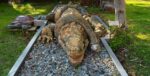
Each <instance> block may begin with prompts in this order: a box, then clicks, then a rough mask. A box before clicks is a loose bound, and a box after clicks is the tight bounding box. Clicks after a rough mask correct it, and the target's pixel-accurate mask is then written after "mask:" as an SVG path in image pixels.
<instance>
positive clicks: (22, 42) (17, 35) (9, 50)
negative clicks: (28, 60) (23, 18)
mask: <svg viewBox="0 0 150 76" xmlns="http://www.w3.org/2000/svg"><path fill="white" fill-rule="evenodd" d="M52 6H53V5H52V4H50V3H40V4H36V3H34V4H29V3H25V4H21V5H15V4H14V5H13V6H10V5H8V4H5V3H0V76H6V75H7V73H8V71H9V70H10V69H11V67H12V66H13V64H14V63H15V61H16V60H17V58H18V56H19V55H20V53H21V52H22V50H23V49H24V48H25V46H26V45H27V43H28V40H26V39H25V37H24V36H23V35H22V32H10V31H9V30H8V29H7V25H8V24H9V23H10V22H11V21H12V20H14V19H15V17H16V16H18V15H22V14H23V15H32V16H36V15H38V14H47V13H48V12H49V11H51V9H52V8H53V7H52Z"/></svg>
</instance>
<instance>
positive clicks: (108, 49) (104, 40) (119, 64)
mask: <svg viewBox="0 0 150 76" xmlns="http://www.w3.org/2000/svg"><path fill="white" fill-rule="evenodd" d="M101 41H102V43H103V45H104V47H105V48H106V50H107V52H108V53H109V55H110V57H111V59H112V61H113V62H114V64H115V66H116V68H117V69H118V71H119V73H120V74H121V76H128V74H127V72H126V71H125V69H124V68H123V66H122V65H121V63H120V62H119V60H118V58H117V57H116V55H115V54H114V52H113V51H112V49H111V47H110V46H109V44H108V43H107V41H106V39H105V38H101Z"/></svg>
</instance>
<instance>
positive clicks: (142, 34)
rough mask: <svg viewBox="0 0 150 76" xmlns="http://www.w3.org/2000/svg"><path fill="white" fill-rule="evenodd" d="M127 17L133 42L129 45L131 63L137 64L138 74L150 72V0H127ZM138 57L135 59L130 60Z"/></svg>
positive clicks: (146, 75) (144, 75)
mask: <svg viewBox="0 0 150 76" xmlns="http://www.w3.org/2000/svg"><path fill="white" fill-rule="evenodd" d="M127 19H128V25H129V29H130V31H131V32H130V33H129V34H130V37H131V38H132V40H133V43H132V44H131V45H130V46H128V47H129V50H130V52H129V55H130V56H129V62H128V63H130V65H135V67H136V71H137V75H139V76H142V75H143V76H148V75H149V74H150V66H149V64H150V60H149V59H150V54H149V53H150V1H146V0H145V1H142V0H141V1H135V0H133V1H127ZM133 59H137V60H135V61H132V62H131V61H130V60H133Z"/></svg>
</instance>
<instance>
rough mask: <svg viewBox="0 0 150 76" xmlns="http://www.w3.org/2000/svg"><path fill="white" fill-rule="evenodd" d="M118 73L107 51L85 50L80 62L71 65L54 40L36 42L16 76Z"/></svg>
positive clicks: (111, 74) (86, 75)
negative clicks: (79, 63)
mask: <svg viewBox="0 0 150 76" xmlns="http://www.w3.org/2000/svg"><path fill="white" fill-rule="evenodd" d="M116 75H119V73H118V71H117V69H116V67H115V66H114V64H113V62H112V60H111V58H110V56H109V55H108V53H107V51H106V50H105V49H103V50H102V51H101V52H100V53H95V52H93V51H90V50H88V51H86V54H85V58H84V60H83V62H82V64H81V65H80V66H78V67H73V66H72V65H71V64H70V62H69V60H68V57H67V54H66V52H65V51H64V50H63V49H62V48H61V46H60V45H59V44H58V43H57V42H56V41H55V42H51V43H49V44H42V43H40V42H36V43H35V44H34V45H33V47H32V49H31V52H30V53H29V54H28V56H27V58H26V59H25V61H24V63H23V65H22V66H21V68H20V69H19V71H18V73H17V75H16V76H116Z"/></svg>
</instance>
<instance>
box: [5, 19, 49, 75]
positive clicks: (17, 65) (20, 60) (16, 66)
mask: <svg viewBox="0 0 150 76" xmlns="http://www.w3.org/2000/svg"><path fill="white" fill-rule="evenodd" d="M43 21H44V24H43V26H41V27H40V29H38V31H37V32H36V33H35V35H34V36H33V37H32V39H31V41H30V42H29V43H28V45H27V46H26V48H25V49H24V50H23V52H22V53H21V55H20V56H19V58H18V59H17V61H16V62H15V64H14V65H13V67H12V68H11V70H10V71H9V73H8V76H15V74H16V73H17V71H18V69H19V68H20V66H21V64H22V63H23V61H24V60H25V58H26V56H27V54H28V53H29V52H30V49H31V48H32V46H33V44H34V43H35V41H36V40H37V38H38V36H39V35H40V33H41V31H42V28H43V27H44V26H45V25H46V24H47V20H43Z"/></svg>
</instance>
